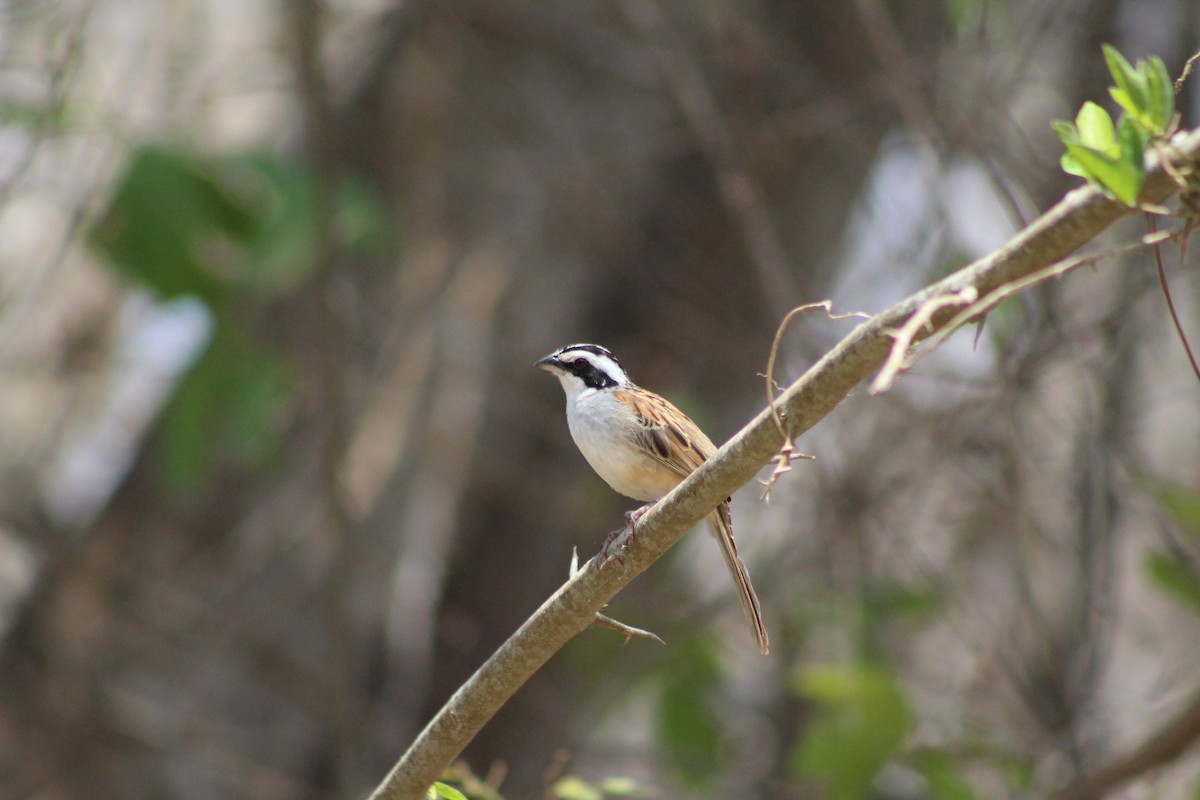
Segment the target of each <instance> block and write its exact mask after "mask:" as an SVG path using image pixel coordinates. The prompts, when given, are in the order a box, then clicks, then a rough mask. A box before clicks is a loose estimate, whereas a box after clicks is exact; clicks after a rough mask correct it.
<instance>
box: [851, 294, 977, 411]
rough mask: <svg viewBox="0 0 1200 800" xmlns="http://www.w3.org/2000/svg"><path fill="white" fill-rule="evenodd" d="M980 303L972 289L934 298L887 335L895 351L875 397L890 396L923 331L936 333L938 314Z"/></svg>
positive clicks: (876, 385) (876, 383)
mask: <svg viewBox="0 0 1200 800" xmlns="http://www.w3.org/2000/svg"><path fill="white" fill-rule="evenodd" d="M977 299H978V292H977V291H976V290H975V287H973V286H968V287H966V288H965V289H963V290H962V291H961V292H958V293H956V294H952V295H943V296H942V297H931V298H930V299H929V300H928V301H927V302H926V303H925V304H924V305H923V306H921V307H920V308H918V309H917V311H916V313H915V314H913V315H912V316H911V317H909V318H908V319H907V320H905V322H904V324H903V325H902V326H901V327H900V328H899V329H898V330H889V331H887V334H888V336H891V337H892V349H891V351H890V352H889V353H888V357H887V361H885V362H883V369H881V370H879V374H878V375H876V376H875V380H873V381H871V389H870V392H871V394H880V393H881V392H886V391H887V390H888V389H889V388H890V387H891V385H892V381H893V380H895V378H896V376H897V375H898V374H899V373H900V370H901V369H903V368H904V367H905V360H906V358H907V356H908V351H909V348H910V347H912V346H913V342H914V341H915V340H916V339H917V336H918V334H919V333H920V331H921V328H924V327H928V328H929V333H931V334H932V333H934V332H935V331H934V329H933V325H932V324H931V321H932V320H933V316H934V315H935V314H936V313H937V312H939V311H941V310H942V309H943V308H950V307H951V306H963V305H966V306H970V305H972V304H974V303H975V301H976V300H977Z"/></svg>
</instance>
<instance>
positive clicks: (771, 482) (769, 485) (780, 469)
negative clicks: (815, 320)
mask: <svg viewBox="0 0 1200 800" xmlns="http://www.w3.org/2000/svg"><path fill="white" fill-rule="evenodd" d="M814 308H823V309H825V316H827V317H828V318H829V319H834V320H837V319H847V318H849V317H862V318H863V319H870V318H871V315H870V314H864V313H862V312H861V311H851V312H850V313H849V314H834V313H833V311H832V309H833V301H832V300H821V301H819V302H816V303H805V304H804V305H802V306H796V307H795V308H793V309H792V310H791V311H789V312H788V313H787V315H786V316H784V318H783V321H782V322H780V323H779V328H778V330H776V331H775V338H774V339H772V340H771V354H770V355H769V356H768V357H767V371H766V373H765V374H764V375H763V378H764V379H766V385H767V408H769V409H770V410H771V418H772V419H773V420H774V421H775V427H776V428H777V429H778V430H779V436H780V438H781V439H783V444H782V445H780V447H779V454H778V455H777V456H776V457H775V469H774V470H772V472H771V477H769V478H767V480H765V481H759V483H761V484H762V485H763V493H762V496H761V497H759V500H762V501H763V502H766V501H767V500H769V499H770V498H771V489H773V488H774V487H775V482H776V481H777V480H779V476H780V475H782V474H783V473H785V472H787V471H788V470H790V469H791V468H792V459H793V458H801V459H807V460H813V459H815V458H816V456H810V455H805V454H804V453H795V452H794V445H793V443H792V437H791V435H789V434H788V432H787V428H785V427H784V425H783V418H782V417H781V416H780V414H779V409H778V408H777V407H776V405H775V388H776V387H777V386H778V384H777V383H775V359H776V357H777V356H778V355H779V344H780V342H782V341H783V334H784V331H786V330H787V327H788V325H789V324H791V321H792V320H793V319H794V318H795V317H797V316H799V315H800V314H802V313H804V312H805V311H811V310H812V309H814Z"/></svg>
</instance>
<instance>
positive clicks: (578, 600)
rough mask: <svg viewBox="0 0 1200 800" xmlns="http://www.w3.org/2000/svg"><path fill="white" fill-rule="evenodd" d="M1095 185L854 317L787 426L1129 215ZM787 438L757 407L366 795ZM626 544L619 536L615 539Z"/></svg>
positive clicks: (412, 785) (510, 680)
mask: <svg viewBox="0 0 1200 800" xmlns="http://www.w3.org/2000/svg"><path fill="white" fill-rule="evenodd" d="M1174 145H1175V147H1176V150H1177V152H1178V153H1179V154H1181V155H1182V156H1183V157H1186V158H1191V159H1195V158H1196V157H1197V154H1198V153H1200V131H1192V132H1190V133H1188V134H1186V135H1182V134H1181V135H1179V136H1178V137H1177V138H1176V141H1175V142H1174ZM1177 188H1178V187H1177V186H1176V184H1175V183H1174V182H1173V181H1172V180H1171V178H1170V177H1169V176H1168V175H1167V174H1166V173H1165V172H1164V170H1163V169H1162V168H1161V167H1160V166H1159V165H1158V164H1157V162H1155V161H1154V160H1153V159H1152V160H1151V161H1150V164H1149V170H1148V175H1147V180H1146V185H1145V188H1144V190H1143V192H1142V200H1143V201H1144V202H1151V203H1157V202H1160V201H1162V200H1164V199H1165V198H1167V197H1168V196H1170V195H1171V194H1172V193H1173V192H1174V191H1175V190H1176V189H1177ZM1132 210H1133V209H1130V208H1129V207H1127V206H1124V205H1121V204H1120V203H1117V202H1115V201H1113V200H1110V199H1108V198H1107V197H1105V196H1104V195H1103V194H1101V193H1100V192H1099V191H1097V190H1095V189H1091V188H1082V189H1077V190H1075V191H1073V192H1071V193H1069V194H1068V195H1067V196H1066V197H1065V198H1063V200H1061V201H1060V202H1059V203H1058V204H1057V205H1055V206H1054V207H1053V208H1052V209H1050V210H1049V211H1048V212H1046V213H1045V214H1043V215H1042V216H1041V217H1039V218H1038V219H1036V220H1034V221H1033V222H1032V223H1031V224H1030V225H1029V226H1028V227H1027V228H1025V229H1024V230H1023V231H1021V232H1020V233H1019V234H1017V236H1016V237H1014V238H1013V239H1012V240H1011V241H1010V242H1009V243H1008V244H1006V245H1005V246H1004V247H1002V248H1000V249H999V250H996V251H995V252H993V253H991V254H990V255H988V256H985V257H984V258H982V259H980V260H978V261H976V262H975V263H973V264H970V265H969V266H967V267H964V268H963V269H961V270H959V271H958V272H955V273H954V274H952V275H950V276H948V277H946V278H944V279H943V280H941V281H938V282H937V283H935V284H933V285H931V286H929V287H927V288H925V289H923V290H921V291H920V292H917V293H916V294H914V295H912V296H910V297H908V298H906V299H905V300H902V301H900V302H899V303H897V304H896V305H894V306H892V307H891V308H889V309H887V310H886V311H884V312H882V313H880V314H878V315H876V316H875V317H873V318H871V319H870V320H868V321H867V322H864V323H862V324H861V325H859V326H858V327H857V328H855V329H854V330H853V331H852V332H851V333H850V334H849V335H848V336H846V337H845V338H844V339H843V340H842V341H841V342H839V343H838V345H837V346H836V347H834V348H833V349H832V350H830V351H829V352H828V353H827V354H826V355H825V356H824V357H823V358H821V359H820V360H819V361H818V362H817V363H816V364H814V365H813V366H812V367H811V368H810V369H809V370H808V372H806V373H805V374H804V375H802V376H801V377H800V379H799V380H797V381H796V382H795V383H793V384H792V385H791V386H790V387H788V389H787V390H786V391H785V392H784V393H783V394H782V395H780V397H779V399H778V400H777V401H776V407H777V408H778V409H779V410H780V412H781V416H782V417H783V420H784V423H785V425H786V428H787V434H788V435H789V436H790V437H793V438H794V437H796V436H798V435H799V434H801V433H803V432H804V431H806V430H808V429H809V428H811V427H813V426H814V425H816V424H817V423H818V422H820V421H821V419H823V418H824V417H825V416H826V415H827V414H829V413H830V412H831V411H833V409H835V408H836V407H837V406H838V404H839V403H841V402H842V400H843V399H845V397H846V396H847V395H848V394H849V393H850V392H851V390H853V389H854V388H855V387H856V386H858V385H859V384H860V383H862V382H863V381H864V380H865V379H866V378H868V377H869V376H870V374H871V373H872V372H873V371H874V370H875V369H877V368H878V367H879V366H880V365H881V364H883V363H884V360H885V359H886V358H887V356H888V353H889V352H890V351H891V348H892V346H893V340H894V334H895V331H897V330H900V329H902V328H903V327H904V325H905V323H906V322H907V321H908V320H909V319H910V318H912V317H913V315H914V314H917V313H918V312H921V311H922V309H927V308H928V307H929V306H930V305H931V304H933V305H936V306H941V307H939V308H937V310H936V311H934V312H933V313H928V312H925V313H927V315H928V321H927V329H928V330H930V331H931V332H936V331H937V330H939V329H941V328H942V327H943V326H945V325H946V324H947V323H948V322H949V321H950V320H951V319H952V318H953V317H954V316H955V308H954V307H953V306H952V305H942V304H941V302H940V301H939V300H938V298H942V297H947V296H953V295H958V296H964V291H965V290H969V289H973V290H974V291H975V293H976V296H980V297H982V296H986V295H988V294H989V293H991V292H992V291H994V290H996V289H998V288H1000V287H1002V286H1005V285H1006V284H1009V283H1012V282H1013V281H1017V280H1020V279H1021V278H1023V277H1026V276H1028V275H1031V274H1032V273H1034V272H1036V271H1038V270H1041V269H1043V268H1045V267H1046V266H1048V265H1050V264H1053V263H1054V262H1056V261H1059V260H1061V259H1063V258H1065V257H1066V256H1067V255H1069V254H1070V253H1071V252H1073V251H1074V250H1076V249H1077V248H1079V247H1080V246H1082V245H1083V244H1085V243H1087V242H1088V241H1089V240H1090V239H1092V238H1094V237H1095V236H1096V235H1098V234H1099V233H1100V232H1101V231H1103V230H1104V229H1105V228H1106V227H1107V226H1109V225H1111V224H1112V223H1114V222H1116V221H1117V220H1118V219H1120V218H1122V217H1124V216H1127V215H1128V214H1129V213H1131V212H1132ZM783 438H784V437H783V436H782V435H781V433H780V431H779V430H778V428H777V427H776V425H775V421H774V418H773V415H772V410H771V409H764V410H763V411H762V412H761V413H759V414H758V416H757V417H755V418H754V420H752V421H751V422H750V423H749V424H748V425H747V426H746V427H744V428H743V429H742V430H741V431H740V432H739V433H738V434H737V435H736V436H734V437H733V439H731V440H730V441H729V442H727V443H726V444H725V445H724V446H723V447H721V449H720V450H718V451H717V453H716V454H715V455H714V456H713V457H712V458H711V459H709V460H708V461H707V462H706V463H705V464H704V465H703V466H702V467H701V468H700V469H698V470H696V471H695V472H694V473H692V474H691V475H690V476H688V478H686V479H685V480H684V481H683V482H682V483H681V484H679V486H678V487H676V488H675V490H674V491H672V492H671V493H670V494H668V495H667V496H666V497H665V498H663V499H662V500H661V501H659V502H658V503H656V504H655V505H654V506H653V507H652V508H651V509H650V511H649V512H647V513H646V515H645V516H643V517H642V518H641V519H640V520H639V522H638V535H637V538H636V539H633V540H630V541H628V542H627V545H628V546H627V548H626V549H625V550H624V552H623V554H622V555H623V557H622V559H621V561H618V560H616V559H609V560H607V561H601V560H599V559H595V558H594V559H592V560H591V561H589V562H588V563H587V564H586V565H585V566H584V568H583V569H582V570H580V572H579V573H578V574H577V575H576V576H574V577H573V578H571V579H570V580H569V581H567V583H566V584H564V585H563V586H562V587H561V588H560V589H559V590H558V591H557V592H555V593H554V595H553V596H551V597H550V599H548V600H547V601H546V602H545V603H543V604H542V607H541V608H539V609H538V610H537V611H536V612H534V614H533V616H531V617H530V618H529V619H528V620H526V621H525V623H524V624H523V625H522V626H521V627H520V628H519V629H518V630H517V632H516V633H514V634H513V635H512V636H511V637H510V638H509V639H508V641H506V642H505V643H504V644H502V645H501V646H500V648H499V649H498V650H497V651H496V652H495V654H493V655H492V657H491V658H489V659H488V660H487V661H486V662H484V664H483V666H481V667H480V668H479V669H478V670H477V671H476V672H475V674H474V675H472V676H471V677H470V678H469V679H468V680H467V682H466V683H464V684H463V685H462V687H460V688H459V690H458V691H457V692H455V693H454V695H453V696H452V697H451V698H450V699H449V700H448V701H447V702H446V705H445V706H443V707H442V709H441V711H439V712H438V713H437V715H436V716H435V717H434V718H433V720H432V721H430V723H429V725H428V726H426V728H425V730H424V731H422V732H421V734H420V735H419V736H418V737H417V739H416V740H415V741H414V742H413V744H412V746H411V747H410V748H409V749H408V752H406V753H405V754H404V755H403V756H402V757H401V758H400V761H399V762H398V763H397V764H396V765H395V767H394V768H393V769H392V771H391V772H390V773H389V774H388V775H387V777H386V778H385V779H384V780H383V782H382V783H381V784H380V785H379V787H378V788H377V789H376V790H375V792H374V793H373V794H372V795H371V798H372V800H419V798H421V797H423V796H424V793H425V790H426V788H427V787H429V786H430V784H432V783H433V781H435V780H437V778H438V776H439V775H441V773H442V771H443V770H444V769H445V768H446V767H447V766H448V765H449V764H450V762H451V761H452V760H453V759H454V758H455V757H456V756H457V755H458V754H459V753H460V752H462V749H463V748H464V747H466V745H467V743H468V742H470V741H471V739H472V738H474V736H475V734H476V733H478V731H479V730H480V729H481V728H482V727H483V726H484V725H485V724H486V723H487V721H488V720H489V719H491V717H492V715H493V714H495V713H496V712H497V711H498V710H499V709H500V707H501V706H503V705H504V703H505V702H507V700H508V699H509V698H510V697H511V696H512V695H513V694H514V693H515V692H516V691H517V689H519V688H520V687H521V685H522V684H524V683H525V681H527V680H528V679H529V678H530V676H532V675H533V673H534V672H536V671H537V670H538V669H539V668H540V667H541V666H542V665H543V664H545V663H546V661H548V660H549V659H550V657H551V656H553V655H554V654H555V653H556V652H558V650H559V649H560V648H561V647H562V646H563V645H565V644H566V643H567V642H568V641H570V640H571V639H572V638H573V637H574V636H575V635H576V634H578V633H580V632H582V631H583V630H585V629H586V628H587V627H588V626H589V625H591V624H592V622H593V620H594V619H595V616H596V614H597V612H599V611H600V610H601V609H602V608H603V607H604V605H605V604H606V603H607V602H608V601H609V600H610V599H612V597H613V596H614V595H615V594H616V593H617V592H618V591H620V590H621V589H622V588H624V587H625V586H626V585H628V584H629V583H630V582H631V581H632V580H633V579H634V578H636V577H637V576H638V575H640V574H641V573H642V572H644V571H645V570H646V569H647V568H648V567H649V566H650V565H651V564H653V563H654V561H655V560H657V559H658V558H659V556H661V555H662V554H663V553H665V552H666V551H667V549H668V548H670V547H671V546H672V545H673V544H675V543H676V542H677V541H678V540H679V539H680V538H682V537H683V535H684V534H685V533H686V532H687V531H688V529H689V528H691V526H692V525H694V524H695V523H696V522H698V521H699V520H700V519H701V518H702V517H703V516H704V515H705V514H707V513H708V512H709V511H711V510H712V509H713V508H714V507H716V505H717V504H718V503H719V502H720V501H721V500H722V499H723V498H725V497H727V496H729V495H730V494H731V493H732V492H733V491H734V490H736V489H737V488H738V487H740V486H742V485H744V484H746V483H748V482H749V481H750V480H751V479H752V478H753V477H754V476H755V474H756V473H757V472H758V471H759V470H760V469H761V468H762V467H763V466H764V465H766V464H767V463H768V462H769V461H770V460H771V459H772V457H773V456H774V455H775V454H776V452H777V450H778V449H779V446H780V444H781V443H782V442H783ZM621 544H622V542H620V541H618V542H616V543H615V546H616V547H620V545H621Z"/></svg>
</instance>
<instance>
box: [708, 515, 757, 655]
mask: <svg viewBox="0 0 1200 800" xmlns="http://www.w3.org/2000/svg"><path fill="white" fill-rule="evenodd" d="M707 522H708V529H709V530H710V531H712V535H713V536H715V537H716V538H717V542H718V543H719V544H720V545H721V555H723V556H724V557H725V566H726V567H728V568H729V575H730V577H732V578H733V585H734V586H735V587H736V588H737V593H738V600H740V601H741V602H742V611H744V612H746V621H747V622H749V623H750V627H752V628H753V629H754V638H755V639H757V640H758V649H759V650H761V651H762V654H763V655H766V654H767V653H768V652H770V649H769V645H770V642H769V640H768V639H767V629H766V627H765V626H764V625H763V621H762V609H761V608H760V607H759V605H758V595H756V594H755V593H754V587H753V586H752V585H751V584H750V573H748V572H747V571H746V565H745V564H743V563H742V559H741V557H740V556H739V555H738V551H737V544H735V543H734V541H733V519H732V518H731V517H730V515H729V503H728V502H724V503H721V505H719V506H717V509H716V510H715V511H713V513H711V514H709V515H708V518H707Z"/></svg>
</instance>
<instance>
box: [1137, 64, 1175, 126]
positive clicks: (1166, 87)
mask: <svg viewBox="0 0 1200 800" xmlns="http://www.w3.org/2000/svg"><path fill="white" fill-rule="evenodd" d="M1139 66H1141V65H1140V64H1139ZM1144 69H1145V72H1146V85H1147V94H1148V95H1149V98H1150V111H1151V121H1152V122H1153V123H1154V125H1153V128H1152V130H1153V132H1154V133H1159V134H1161V133H1164V132H1165V131H1166V129H1167V128H1168V127H1169V126H1170V124H1171V120H1172V118H1173V117H1174V116H1175V85H1174V84H1173V83H1172V82H1171V74H1170V73H1169V72H1167V65H1166V64H1164V63H1163V60H1162V59H1161V58H1159V57H1158V56H1150V58H1149V59H1148V60H1147V62H1146V65H1145V67H1144Z"/></svg>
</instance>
